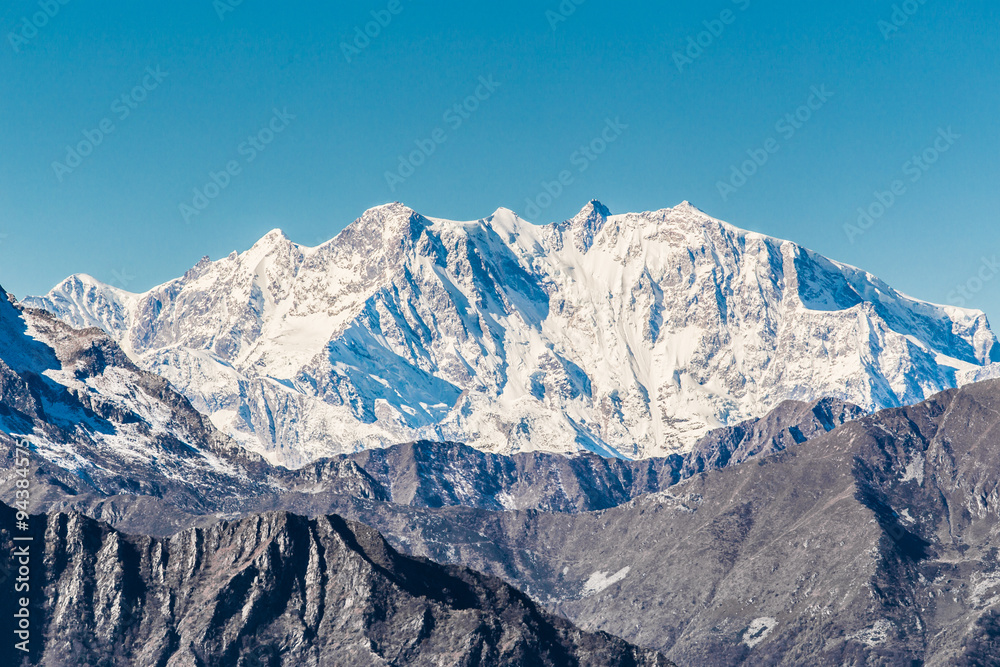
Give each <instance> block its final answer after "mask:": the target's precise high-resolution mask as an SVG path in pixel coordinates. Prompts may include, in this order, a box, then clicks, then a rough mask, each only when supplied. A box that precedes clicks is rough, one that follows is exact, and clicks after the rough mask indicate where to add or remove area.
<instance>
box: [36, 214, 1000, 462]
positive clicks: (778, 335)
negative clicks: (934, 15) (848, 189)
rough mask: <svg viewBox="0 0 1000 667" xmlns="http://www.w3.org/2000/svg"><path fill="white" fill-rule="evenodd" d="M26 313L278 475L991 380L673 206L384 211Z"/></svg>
mask: <svg viewBox="0 0 1000 667" xmlns="http://www.w3.org/2000/svg"><path fill="white" fill-rule="evenodd" d="M26 304H29V305H32V306H36V307H41V308H45V309H48V310H49V311H51V312H52V313H54V314H55V315H56V316H57V317H59V318H61V319H63V320H64V321H66V322H68V323H70V324H72V325H74V326H100V327H101V328H103V329H104V330H105V331H107V332H108V333H109V334H110V335H111V336H112V337H113V338H115V339H116V340H117V341H118V342H119V343H120V345H121V347H122V348H123V349H124V350H125V351H126V353H127V354H128V355H129V357H130V358H131V359H132V360H133V361H134V362H135V363H136V364H137V365H138V366H140V367H141V368H143V369H146V370H151V371H154V372H156V373H159V374H161V375H163V376H164V377H166V378H167V379H168V380H169V381H170V382H171V383H172V384H173V385H174V386H176V387H177V388H179V389H180V390H181V392H182V393H184V394H185V395H186V396H187V397H188V398H189V399H190V400H191V402H192V404H193V405H194V406H195V407H196V408H198V409H199V410H201V411H202V412H204V413H205V414H207V415H209V416H210V417H211V420H212V422H213V423H214V424H215V425H216V426H217V427H219V428H220V429H221V430H223V431H224V432H226V433H228V434H230V435H232V436H233V437H234V438H236V439H238V440H239V441H241V442H242V443H243V444H244V445H245V446H247V447H249V448H250V449H252V450H255V451H257V452H260V453H262V454H264V455H265V456H266V457H268V458H269V459H270V460H271V461H273V462H278V463H283V464H286V465H290V466H299V465H302V464H304V463H306V462H308V461H310V460H313V459H315V458H318V457H320V456H326V455H330V454H335V453H340V452H349V451H355V450H358V449H363V448H369V447H376V446H382V445H386V444H390V443H395V442H402V441H410V440H415V439H432V440H442V439H447V440H454V441H463V442H467V443H469V444H470V445H472V446H474V447H477V448H479V449H482V450H486V451H494V452H501V453H510V452H513V451H520V450H537V449H542V450H548V451H557V452H572V451H578V450H581V449H583V450H590V451H593V452H598V453H601V454H605V455H612V456H624V457H629V458H635V457H649V456H656V455H663V454H667V453H670V452H672V451H683V450H685V449H687V448H690V447H691V446H692V444H693V443H694V442H695V441H696V440H697V439H698V438H699V437H701V436H702V435H704V434H705V433H706V432H707V431H708V430H709V429H711V428H713V427H717V426H721V425H726V424H732V423H736V422H737V421H740V420H743V419H746V418H749V417H755V416H760V415H763V414H764V413H765V412H767V411H768V410H769V409H770V408H773V407H774V406H776V405H777V404H779V403H780V402H781V401H784V400H788V399H793V400H801V401H811V400H815V399H817V398H821V397H824V396H831V397H836V398H839V399H842V400H845V401H849V402H851V403H854V404H857V405H860V406H862V407H863V408H865V409H868V410H872V409H876V408H884V407H893V406H898V405H902V404H910V403H915V402H918V401H920V400H922V399H924V398H926V397H928V396H930V395H931V394H934V393H936V392H938V391H940V390H942V389H945V388H948V387H953V386H956V385H958V384H961V383H962V382H963V378H965V377H967V376H970V375H978V376H982V374H983V372H984V370H983V369H984V367H986V366H988V365H989V364H990V363H991V362H994V361H997V360H1000V345H998V344H997V339H996V336H995V335H994V334H993V332H992V331H991V330H990V328H989V324H988V322H987V320H986V316H985V315H984V314H983V313H981V312H979V311H973V310H966V309H960V308H954V307H950V306H937V305H933V304H930V303H926V302H923V301H919V300H916V299H913V298H910V297H908V296H905V295H903V294H900V293H899V292H897V291H895V290H893V289H892V288H891V287H889V286H888V285H886V284H885V283H883V282H882V281H880V280H879V279H877V278H875V277H874V276H872V275H870V274H868V273H866V272H864V271H861V270H859V269H856V268H854V267H851V266H847V265H844V264H841V263H838V262H835V261H832V260H829V259H827V258H825V257H823V256H821V255H818V254H816V253H814V252H812V251H810V250H807V249H805V248H803V247H801V246H798V245H796V244H795V243H792V242H789V241H782V240H779V239H775V238H771V237H768V236H765V235H762V234H758V233H753V232H747V231H743V230H740V229H737V228H736V227H733V226H731V225H729V224H727V223H724V222H722V221H719V220H716V219H714V218H712V217H710V216H708V215H707V214H705V213H703V212H702V211H700V210H698V209H697V208H695V207H693V206H691V205H690V204H688V203H687V202H685V203H683V204H681V205H679V206H677V207H675V208H668V209H662V210H659V211H652V212H646V213H627V214H623V215H612V214H611V212H610V211H608V209H607V208H605V207H604V206H603V205H602V204H600V202H597V201H592V202H590V203H588V204H587V206H586V207H584V209H583V210H582V211H581V212H580V213H579V214H578V215H577V216H575V217H574V218H572V219H571V220H567V221H565V222H561V223H554V224H550V225H535V224H532V223H529V222H526V221H525V220H523V219H521V218H520V217H518V216H517V215H516V214H515V213H514V212H512V211H509V210H507V209H499V210H498V211H497V212H496V213H494V214H493V215H491V216H489V217H488V218H484V219H480V220H475V221H468V222H455V221H450V220H443V219H437V218H429V217H425V216H422V215H420V214H419V213H417V212H416V211H413V210H412V209H410V208H408V207H406V206H404V205H402V204H399V203H393V204H388V205H385V206H380V207H377V208H374V209H371V210H369V211H367V212H365V214H364V215H362V216H361V218H359V219H358V220H356V221H355V222H353V223H351V224H350V225H348V226H347V227H346V228H345V229H344V230H343V231H342V232H341V233H340V234H338V235H337V236H336V238H334V239H332V240H331V241H328V242H327V243H324V244H322V245H320V246H317V247H314V248H309V247H305V246H300V245H297V244H295V243H293V242H291V241H290V240H288V239H287V237H285V236H284V235H283V234H281V233H280V232H278V231H274V232H271V233H269V234H268V235H267V236H265V237H264V238H263V239H262V240H261V241H260V242H258V243H257V244H255V245H254V246H253V248H251V249H250V250H248V251H246V252H243V253H242V254H237V253H233V254H231V255H230V256H228V257H225V258H223V259H220V260H218V261H215V262H206V261H204V260H203V261H202V262H200V263H199V264H198V265H197V266H196V267H195V268H194V269H192V270H191V271H189V272H188V273H187V274H185V275H184V276H183V277H181V278H178V279H176V280H173V281H170V282H168V283H165V284H163V285H160V286H158V287H155V288H153V289H152V290H150V291H148V292H146V293H143V294H132V293H128V292H125V291H122V290H118V289H115V288H113V287H110V286H107V285H103V284H100V283H98V282H97V281H94V280H93V279H92V278H84V277H79V276H74V277H71V278H68V279H67V280H66V281H64V282H63V283H61V284H60V285H58V286H57V287H55V288H54V289H53V290H52V291H51V292H50V293H49V294H48V295H47V296H45V297H42V298H30V299H27V300H26Z"/></svg>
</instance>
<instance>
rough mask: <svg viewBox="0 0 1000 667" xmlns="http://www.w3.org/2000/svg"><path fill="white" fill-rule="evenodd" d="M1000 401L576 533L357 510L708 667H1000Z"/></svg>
mask: <svg viewBox="0 0 1000 667" xmlns="http://www.w3.org/2000/svg"><path fill="white" fill-rule="evenodd" d="M998 433H1000V382H997V381H990V382H984V383H980V384H975V385H969V386H967V387H965V388H963V389H961V390H951V391H948V392H945V393H942V394H939V395H937V396H935V397H933V398H931V399H929V400H928V401H926V402H924V403H921V404H919V405H916V406H913V407H907V408H898V409H890V410H886V411H882V412H880V413H877V414H875V415H873V416H870V417H864V418H862V419H859V420H855V421H851V422H849V423H846V424H844V425H843V426H841V427H839V428H837V429H835V430H833V431H832V432H830V433H827V434H824V435H820V436H819V437H817V438H815V439H813V440H810V441H808V442H806V443H804V444H802V445H799V446H797V447H794V448H790V449H788V450H786V451H783V452H780V453H777V454H774V455H771V456H767V457H763V458H758V459H756V460H751V461H747V462H745V463H743V464H740V465H735V466H729V467H726V468H725V469H722V470H713V471H709V472H707V473H703V474H698V475H695V476H694V477H692V478H690V479H688V480H686V481H683V482H681V483H680V484H678V485H675V486H673V487H671V488H669V489H667V490H666V491H663V492H660V493H654V494H650V495H646V496H641V497H639V498H637V499H635V500H633V501H631V502H629V503H627V504H624V505H621V506H619V507H615V508H611V509H608V510H604V511H598V512H587V513H579V514H568V513H558V514H553V513H545V512H535V511H503V512H497V511H489V510H484V509H474V508H464V507H448V508H440V509H432V508H418V507H404V506H400V505H386V504H384V503H373V502H371V501H363V500H355V499H351V500H345V501H344V502H343V504H342V505H341V506H339V507H338V508H337V509H338V511H339V512H341V513H342V514H345V515H348V516H351V517H353V518H356V519H359V520H362V521H365V522H367V523H369V524H371V525H373V526H375V527H377V528H378V529H379V530H381V531H382V532H383V534H385V535H387V536H389V537H390V541H392V542H393V543H394V544H395V545H398V546H399V547H400V548H402V549H404V550H405V551H407V552H408V553H413V554H419V555H425V556H428V557H431V558H433V559H435V560H439V561H442V562H454V563H461V564H463V565H466V566H469V567H472V568H474V569H477V570H479V571H482V572H487V573H491V574H495V575H497V576H500V577H503V578H504V579H505V580H507V581H509V582H511V583H514V584H515V585H516V586H517V587H518V588H520V589H521V590H523V591H525V592H527V593H528V594H530V595H531V596H532V597H533V598H535V599H537V600H540V601H542V602H543V603H544V604H545V605H546V606H547V607H548V608H549V609H550V610H552V611H555V612H557V613H559V614H561V615H563V616H565V617H566V618H568V619H570V620H571V621H573V622H574V623H576V624H578V625H580V626H581V627H583V628H585V629H589V630H595V629H601V630H605V631H607V632H610V633H612V634H615V635H617V636H621V637H623V638H624V639H626V640H627V641H630V642H633V643H635V644H637V645H641V646H648V647H650V648H656V649H658V650H661V651H663V652H664V653H666V654H667V656H668V657H670V658H671V659H673V660H675V661H677V662H678V663H679V664H692V665H694V664H697V665H742V664H746V665H758V664H767V665H801V664H810V665H844V664H851V665H912V664H922V665H927V666H932V665H934V666H936V665H940V666H944V665H948V666H952V665H965V666H972V665H979V666H983V665H997V664H1000V661H998V658H997V656H998V655H1000V652H998V649H1000V556H998V545H1000V457H998V456H997V448H998V445H997V442H998V440H997V438H998Z"/></svg>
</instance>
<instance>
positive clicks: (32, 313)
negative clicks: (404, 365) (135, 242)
mask: <svg viewBox="0 0 1000 667" xmlns="http://www.w3.org/2000/svg"><path fill="white" fill-rule="evenodd" d="M19 441H22V442H27V443H29V444H30V447H31V449H32V451H33V454H32V459H33V461H34V463H35V465H36V466H41V474H42V475H43V477H44V478H45V479H46V480H47V484H46V485H45V486H44V487H43V488H51V489H52V491H53V493H54V494H55V495H54V497H55V498H63V497H66V496H67V495H75V494H78V493H82V492H92V493H96V494H99V495H101V496H114V495H117V494H130V495H138V496H159V497H164V496H169V497H170V499H171V503H172V504H173V505H174V506H176V507H178V508H181V509H183V510H187V511H193V512H203V513H204V512H224V511H226V509H227V508H231V507H233V506H234V501H236V500H237V499H238V498H241V497H248V496H255V495H257V494H260V493H263V492H266V491H267V490H268V488H269V487H268V486H267V485H266V484H264V483H262V478H263V476H264V475H263V473H265V472H266V471H267V470H268V469H270V466H268V465H267V464H266V463H265V462H264V461H263V459H261V458H260V457H259V456H257V455H255V454H252V453H250V452H247V451H246V450H245V449H243V448H242V447H240V446H239V445H238V444H237V443H235V442H233V441H232V440H231V439H229V438H228V437H226V436H224V435H222V434H221V433H219V432H218V431H217V430H216V429H215V428H214V427H213V426H212V424H211V423H210V422H209V421H208V419H206V418H205V417H204V416H203V415H201V414H200V413H199V412H197V411H196V410H195V409H194V408H193V407H191V404H190V403H189V402H188V401H187V399H185V398H184V397H183V396H181V395H180V394H178V393H177V392H176V391H175V390H174V389H173V388H172V387H171V386H170V385H169V383H167V382H166V381H165V380H163V379H162V378H160V377H158V376H156V375H154V374H152V373H149V372H147V371H143V370H140V369H139V368H137V367H136V366H135V365H134V364H133V363H132V362H131V361H129V359H128V358H127V357H126V356H125V354H123V353H122V351H121V349H120V348H119V347H118V345H117V344H115V343H114V342H113V341H111V340H109V339H108V337H107V336H106V335H105V334H104V332H102V331H101V330H100V329H96V328H91V329H83V330H76V329H72V328H71V327H69V326H68V325H66V324H64V323H63V322H60V321H58V320H56V319H55V318H54V317H52V316H51V315H50V314H49V313H47V312H45V311H41V310H33V309H26V308H23V307H21V306H18V305H16V304H14V303H12V301H11V300H10V299H9V298H7V295H6V293H5V292H3V290H2V289H0V459H2V460H3V462H4V464H3V465H0V468H2V475H0V483H6V484H8V485H9V481H10V474H11V473H12V472H13V468H14V448H15V446H16V443H17V442H19ZM36 500H37V501H41V500H42V498H41V497H36Z"/></svg>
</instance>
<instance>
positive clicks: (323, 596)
mask: <svg viewBox="0 0 1000 667" xmlns="http://www.w3.org/2000/svg"><path fill="white" fill-rule="evenodd" d="M0 515H2V516H0V519H2V521H0V525H2V526H3V528H0V543H2V544H3V545H4V547H5V550H7V549H9V548H11V546H12V543H11V541H10V540H11V533H10V531H9V530H7V528H6V527H7V526H10V525H12V522H13V512H12V511H11V510H10V508H8V507H6V506H0ZM32 521H33V522H36V523H40V522H42V521H44V522H45V529H44V536H42V535H39V538H40V539H39V540H38V541H36V542H35V544H36V545H38V546H41V545H44V547H43V548H44V556H43V559H42V565H41V567H36V569H35V572H34V575H33V577H34V578H33V580H32V581H33V582H36V585H38V586H39V588H40V591H41V595H38V596H36V603H37V604H38V607H37V608H36V615H35V617H34V623H33V632H34V633H35V634H34V637H35V639H34V643H33V644H32V646H33V648H34V655H33V656H32V663H33V664H37V665H42V666H51V667H62V666H69V665H72V666H74V667H75V666H77V665H87V666H88V667H104V666H112V665H171V666H175V667H188V666H191V667H194V666H196V665H233V666H241V665H253V666H254V667H256V666H257V665H288V666H293V665H294V666H295V667H307V666H310V665H312V666H323V667H325V666H328V665H338V666H341V665H343V666H345V667H347V666H349V665H359V666H364V667H369V666H378V665H385V666H388V665H399V666H402V665H441V664H447V665H469V666H473V665H529V664H530V665H540V666H541V665H551V666H553V667H554V666H561V665H581V666H582V665H592V666H594V667H600V666H605V665H620V666H622V667H646V666H649V667H653V666H657V667H668V666H669V665H672V663H670V662H669V661H667V660H666V659H665V658H664V657H663V656H661V655H659V654H657V653H655V652H654V651H650V650H644V649H638V648H635V647H632V646H629V645H628V644H626V643H625V642H623V641H621V640H620V639H617V638H614V637H611V636H609V635H606V634H603V633H586V632H581V631H580V630H578V629H577V628H575V627H573V626H572V625H571V624H570V623H569V622H567V621H565V620H563V619H561V618H557V617H555V616H552V615H551V614H548V613H546V612H543V611H541V610H540V609H539V608H538V607H537V606H536V605H535V603H533V602H532V601H531V600H530V599H529V598H528V597H526V596H525V595H524V594H522V593H520V592H518V591H517V590H516V589H514V588H512V587H510V586H509V585H507V584H505V583H503V582H501V581H500V580H498V579H495V578H492V577H488V576H484V575H480V574H478V573H475V572H472V571H470V570H468V569H465V568H461V567H456V566H442V565H438V564H436V563H432V562H429V561H426V560H423V559H415V558H409V557H406V556H402V555H400V554H399V553H397V552H396V551H395V550H394V549H392V548H391V547H390V546H389V545H388V544H387V543H386V542H385V541H384V540H383V539H382V537H381V536H380V535H379V534H378V533H377V532H376V531H374V530H372V529H371V528H368V527H367V526H363V525H360V524H357V523H353V522H349V521H345V520H343V519H341V518H340V517H338V516H328V517H322V518H317V519H306V518H303V517H299V516H294V515H289V514H284V513H272V514H265V515H257V516H252V517H248V518H245V519H242V520H240V521H237V522H233V523H227V522H222V523H219V524H216V525H214V526H212V527H210V528H208V529H192V530H188V531H185V532H182V533H178V534H177V535H175V536H173V537H171V538H164V539H154V538H149V537H132V536H128V535H124V534H122V533H119V532H117V531H115V530H114V529H112V528H110V527H108V526H107V525H105V524H101V523H98V522H96V521H93V520H92V519H89V518H87V517H85V516H83V515H80V514H52V515H48V516H40V517H34V518H33V519H32ZM39 556H41V554H36V558H38V557H39ZM5 611H6V610H5ZM8 618H10V616H9V615H8V614H4V619H5V622H7V619H8ZM8 664H12V663H8Z"/></svg>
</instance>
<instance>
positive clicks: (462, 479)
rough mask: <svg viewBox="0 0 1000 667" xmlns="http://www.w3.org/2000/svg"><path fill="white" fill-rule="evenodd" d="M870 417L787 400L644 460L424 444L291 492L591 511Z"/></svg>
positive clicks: (319, 472)
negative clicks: (681, 450)
mask: <svg viewBox="0 0 1000 667" xmlns="http://www.w3.org/2000/svg"><path fill="white" fill-rule="evenodd" d="M864 414H865V412H864V411H863V410H862V409H861V408H859V407H857V406H854V405H851V404H849V403H844V402H843V401H839V400H835V399H829V398H827V399H822V400H819V401H815V402H813V403H802V402H799V401H785V402H783V403H781V404H780V405H778V406H777V407H776V408H775V409H774V410H772V411H771V412H770V413H768V414H767V415H766V416H764V417H763V418H760V419H751V420H748V421H746V422H743V423H741V424H737V425H735V426H730V427H725V428H720V429H716V430H714V431H711V432H709V433H708V434H707V435H706V436H705V437H704V438H702V439H701V440H699V441H698V443H697V445H696V446H695V448H694V449H693V450H692V451H691V452H689V453H687V454H684V455H679V454H673V455H670V456H668V457H664V458H652V459H640V460H635V461H633V460H629V459H617V458H606V457H602V456H598V455H596V454H590V453H582V454H578V455H575V456H565V455H562V454H548V453H541V452H535V453H518V454H513V455H511V456H504V455H500V454H491V453H488V452H481V451H479V450H476V449H473V448H471V447H467V446H465V445H461V444H458V443H435V442H427V441H421V442H416V443H409V444H404V445H397V446H393V447H387V448H385V449H370V450H365V451H362V452H358V453H356V454H346V455H342V456H338V457H334V458H331V459H324V460H322V461H319V462H317V463H315V464H312V465H310V466H307V467H306V468H303V469H301V470H298V471H295V472H294V473H293V479H294V482H292V483H291V484H290V488H291V489H293V490H296V491H301V490H303V489H306V488H314V489H317V490H320V489H322V490H325V491H328V492H330V491H333V492H336V491H337V489H338V488H339V487H340V486H341V484H343V483H353V484H355V485H358V484H359V483H360V482H361V480H363V481H364V485H365V486H366V487H367V488H368V489H369V491H368V492H367V494H366V495H365V496H364V497H368V498H376V499H379V500H389V501H391V502H394V503H397V504H401V505H412V506H415V507H445V506H465V507H479V508H483V509H496V510H503V509H537V510H543V511H547V512H587V511H592V510H601V509H608V508H610V507H615V506H617V505H621V504H622V503H625V502H628V501H629V500H632V499H633V498H636V497H638V496H640V495H643V494H647V493H654V492H656V491H662V490H664V489H666V488H669V487H670V486H673V485H674V484H677V483H678V482H679V481H681V480H683V479H687V478H689V477H691V476H692V475H695V474H697V473H700V472H704V471H706V470H711V469H718V468H723V467H725V466H727V465H735V464H737V463H742V462H743V461H747V460H749V459H751V458H754V457H758V456H766V455H769V454H773V453H775V452H780V451H783V450H784V449H786V448H787V447H789V446H794V445H797V444H801V443H803V442H805V441H806V440H809V439H811V438H814V437H816V436H818V435H821V434H823V433H826V432H827V431H830V430H832V429H834V428H836V427H837V426H839V425H840V424H843V423H845V422H848V421H851V420H853V419H857V418H859V417H861V416H863V415H864Z"/></svg>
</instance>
